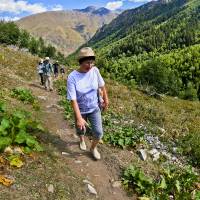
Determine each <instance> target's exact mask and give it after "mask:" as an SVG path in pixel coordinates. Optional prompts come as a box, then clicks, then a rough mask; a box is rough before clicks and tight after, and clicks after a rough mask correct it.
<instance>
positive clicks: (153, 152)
mask: <svg viewBox="0 0 200 200" xmlns="http://www.w3.org/2000/svg"><path fill="white" fill-rule="evenodd" d="M156 153H158V150H157V149H152V150H150V151H149V154H150V155H154V154H156Z"/></svg>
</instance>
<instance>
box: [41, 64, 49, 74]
mask: <svg viewBox="0 0 200 200" xmlns="http://www.w3.org/2000/svg"><path fill="white" fill-rule="evenodd" d="M50 67H51V66H50V63H48V64H44V65H43V73H44V74H48V72H49V71H50Z"/></svg>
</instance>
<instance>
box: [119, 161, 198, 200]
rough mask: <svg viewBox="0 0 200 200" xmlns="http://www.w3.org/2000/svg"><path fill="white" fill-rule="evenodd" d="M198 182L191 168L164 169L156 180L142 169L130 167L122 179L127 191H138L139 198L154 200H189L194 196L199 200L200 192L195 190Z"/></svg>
mask: <svg viewBox="0 0 200 200" xmlns="http://www.w3.org/2000/svg"><path fill="white" fill-rule="evenodd" d="M198 181H199V176H198V175H197V174H196V173H195V172H194V171H193V170H192V169H191V168H190V167H187V168H182V169H179V168H177V167H175V166H169V167H168V168H163V169H162V170H161V171H160V175H159V177H158V178H157V179H156V180H154V179H152V178H151V177H148V176H146V175H145V174H144V172H143V171H142V170H141V169H139V168H137V167H135V166H133V165H130V166H129V167H128V168H127V169H125V171H124V173H123V179H122V182H123V184H124V186H125V188H126V189H127V190H129V191H132V192H134V191H136V192H137V193H138V195H139V196H142V197H148V198H150V199H152V200H153V199H155V200H168V199H170V196H173V199H177V200H188V199H194V198H193V195H194V194H195V196H196V198H195V199H196V200H198V197H197V196H198V195H199V193H200V191H199V190H196V188H195V184H196V183H198Z"/></svg>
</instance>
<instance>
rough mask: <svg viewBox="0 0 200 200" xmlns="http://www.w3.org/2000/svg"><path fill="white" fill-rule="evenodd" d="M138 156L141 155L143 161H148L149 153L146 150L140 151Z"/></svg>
mask: <svg viewBox="0 0 200 200" xmlns="http://www.w3.org/2000/svg"><path fill="white" fill-rule="evenodd" d="M138 154H139V156H140V158H141V160H143V161H145V160H146V159H147V151H146V149H140V150H139V151H138Z"/></svg>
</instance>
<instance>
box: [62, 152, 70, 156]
mask: <svg viewBox="0 0 200 200" xmlns="http://www.w3.org/2000/svg"><path fill="white" fill-rule="evenodd" d="M62 155H64V156H69V155H70V154H69V153H67V152H62Z"/></svg>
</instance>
